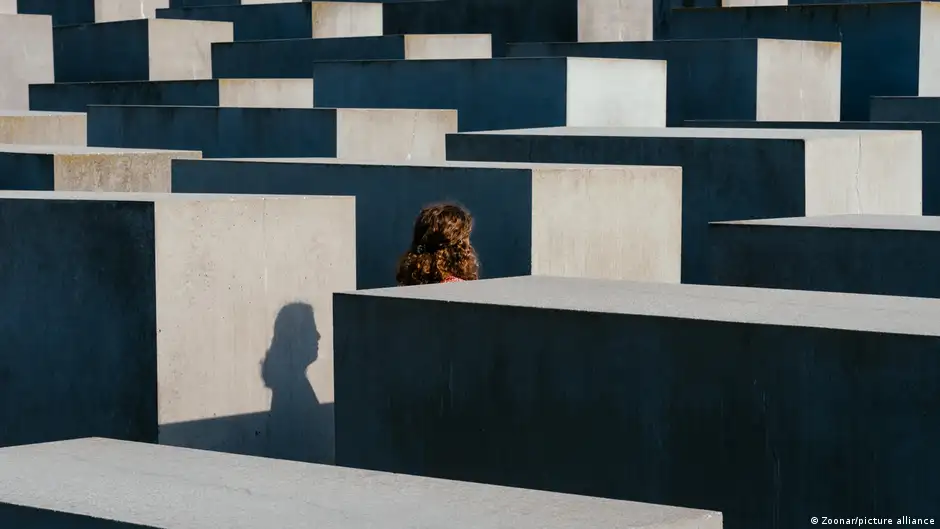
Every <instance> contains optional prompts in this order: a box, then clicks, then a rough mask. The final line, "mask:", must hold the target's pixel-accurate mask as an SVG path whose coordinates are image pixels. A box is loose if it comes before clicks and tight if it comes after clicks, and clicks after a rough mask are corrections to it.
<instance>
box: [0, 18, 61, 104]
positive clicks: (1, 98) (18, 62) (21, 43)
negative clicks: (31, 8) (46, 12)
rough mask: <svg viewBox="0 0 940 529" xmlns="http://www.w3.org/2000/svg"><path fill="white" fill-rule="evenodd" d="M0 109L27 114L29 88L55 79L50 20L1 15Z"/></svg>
mask: <svg viewBox="0 0 940 529" xmlns="http://www.w3.org/2000/svg"><path fill="white" fill-rule="evenodd" d="M0 72H3V74H2V75H0V109H5V110H27V109H28V108H29V85H30V84H31V83H51V82H52V81H53V80H54V79H55V78H54V77H53V75H54V69H53V53H52V19H51V18H50V17H48V16H37V15H8V14H7V15H5V14H0Z"/></svg>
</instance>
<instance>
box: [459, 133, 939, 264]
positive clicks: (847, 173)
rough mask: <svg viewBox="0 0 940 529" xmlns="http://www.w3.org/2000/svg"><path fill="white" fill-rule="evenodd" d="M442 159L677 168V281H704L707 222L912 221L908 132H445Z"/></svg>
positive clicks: (914, 174) (917, 172) (914, 150)
mask: <svg viewBox="0 0 940 529" xmlns="http://www.w3.org/2000/svg"><path fill="white" fill-rule="evenodd" d="M447 158H448V159H450V160H466V161H471V160H488V161H500V160H502V161H512V162H543V163H599V164H629V165H668V166H679V167H682V175H683V178H682V181H683V186H682V202H683V219H682V224H683V226H682V281H683V282H685V283H699V282H703V281H705V280H706V277H707V276H706V272H705V270H706V255H707V254H706V249H707V246H706V240H707V233H708V224H707V223H708V222H712V221H720V220H745V219H754V218H768V217H785V216H803V215H825V214H841V213H884V214H902V215H919V214H921V181H922V173H921V137H920V133H918V132H916V131H903V132H901V131H888V132H876V131H841V130H829V131H827V130H806V129H800V130H783V129H775V130H768V129H708V128H702V129H694V128H682V127H679V128H591V127H567V128H566V127H558V128H546V129H527V130H516V131H491V132H483V133H470V134H450V135H448V137H447ZM791 212H792V213H791Z"/></svg>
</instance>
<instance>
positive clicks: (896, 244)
mask: <svg viewBox="0 0 940 529" xmlns="http://www.w3.org/2000/svg"><path fill="white" fill-rule="evenodd" d="M938 242H940V217H921V216H890V215H842V216H834V217H800V218H789V219H768V220H752V221H744V222H720V223H714V224H712V225H711V227H710V230H709V265H710V269H709V278H710V280H711V282H713V283H715V284H719V285H738V286H750V287H769V288H788V289H795V290H823V291H829V292H858V293H861V294H884V295H890V296H916V297H929V298H940V282H938V281H937V280H936V273H935V270H934V267H933V266H932V263H934V262H936V261H935V260H934V259H932V258H931V253H932V252H933V251H934V250H933V249H934V248H937V247H938V245H937V243H938Z"/></svg>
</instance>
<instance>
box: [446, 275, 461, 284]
mask: <svg viewBox="0 0 940 529" xmlns="http://www.w3.org/2000/svg"><path fill="white" fill-rule="evenodd" d="M458 281H463V279H460V278H459V277H454V276H449V277H447V278H446V279H444V283H457V282H458Z"/></svg>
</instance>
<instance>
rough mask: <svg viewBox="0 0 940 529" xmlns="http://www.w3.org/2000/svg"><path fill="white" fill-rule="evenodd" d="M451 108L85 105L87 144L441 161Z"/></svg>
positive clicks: (216, 154)
mask: <svg viewBox="0 0 940 529" xmlns="http://www.w3.org/2000/svg"><path fill="white" fill-rule="evenodd" d="M456 131H457V112H455V111H453V110H407V109H332V108H308V109H301V108H290V109H288V108H220V107H175V106H174V107H170V106H94V105H92V106H89V107H88V143H89V144H90V145H99V146H104V147H130V148H139V149H151V148H152V149H186V150H198V151H201V152H202V154H203V156H204V157H206V158H225V157H230V158H246V157H273V158H284V157H298V156H300V157H304V156H316V157H330V158H334V157H339V158H342V159H345V160H384V161H388V162H395V161H411V160H443V159H444V150H445V137H446V134H447V133H449V132H456Z"/></svg>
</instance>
